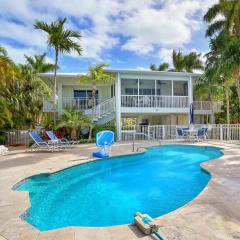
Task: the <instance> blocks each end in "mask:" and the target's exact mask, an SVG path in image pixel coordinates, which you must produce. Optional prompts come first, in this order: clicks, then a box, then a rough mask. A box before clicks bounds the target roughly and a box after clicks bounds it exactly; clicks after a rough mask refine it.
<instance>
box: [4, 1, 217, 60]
mask: <svg viewBox="0 0 240 240" xmlns="http://www.w3.org/2000/svg"><path fill="white" fill-rule="evenodd" d="M216 1H217V0H202V1H199V0H142V1H136V0H115V1H113V0H88V1H79V0H71V1H65V0H51V1H49V0H35V1H32V0H21V2H19V3H18V4H17V3H16V1H9V0H0V6H1V12H0V25H1V28H0V37H2V38H5V39H6V38H7V39H12V40H15V41H17V42H19V43H20V44H23V45H24V46H26V47H25V48H24V49H25V50H27V52H29V53H42V52H44V51H46V49H47V47H46V40H47V39H46V35H45V34H44V33H43V32H41V31H37V30H34V29H33V24H34V22H35V20H36V19H39V20H44V21H48V22H49V21H53V20H55V19H57V17H59V16H62V17H63V16H64V17H65V16H66V17H68V18H69V21H68V26H69V27H71V28H74V29H78V27H77V25H78V23H85V24H86V25H88V27H86V28H85V27H83V28H82V29H80V30H81V32H82V35H83V38H82V40H81V44H82V46H83V49H84V52H83V57H86V58H93V59H96V60H102V57H103V55H104V54H103V53H104V51H105V50H108V49H111V48H113V47H114V46H117V45H118V44H120V43H121V41H120V37H119V36H123V37H124V39H125V42H124V43H121V44H122V46H120V47H121V48H122V49H123V50H127V51H131V52H134V53H136V54H140V55H150V56H151V55H153V54H154V55H156V54H158V53H159V54H160V57H161V59H168V60H169V51H170V49H172V48H183V47H184V45H186V44H187V43H189V42H190V41H191V39H192V34H193V32H194V31H197V30H198V29H199V28H200V27H201V26H202V21H201V18H202V15H203V13H204V12H205V11H206V9H207V8H208V7H210V6H211V5H212V4H213V3H215V2H216ZM16 5H17V6H16ZM71 17H73V18H74V19H75V20H74V21H71V19H72V18H71ZM13 20H18V21H20V22H21V23H23V24H18V23H17V22H16V21H13ZM76 23H77V24H76ZM8 49H10V51H11V53H9V54H10V55H11V56H12V57H15V56H14V55H15V54H14V51H13V49H16V53H17V54H18V57H17V58H18V59H19V60H20V59H23V58H22V57H20V55H21V54H20V52H21V51H22V50H20V49H19V48H17V47H16V48H15V47H14V45H12V46H11V48H10V46H8ZM71 56H73V57H76V54H74V53H73V54H71ZM15 58H16V57H15ZM164 61H165V60H164Z"/></svg>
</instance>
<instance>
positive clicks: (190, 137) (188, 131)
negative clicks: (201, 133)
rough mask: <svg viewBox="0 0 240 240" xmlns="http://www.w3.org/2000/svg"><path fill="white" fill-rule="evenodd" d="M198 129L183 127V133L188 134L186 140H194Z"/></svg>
mask: <svg viewBox="0 0 240 240" xmlns="http://www.w3.org/2000/svg"><path fill="white" fill-rule="evenodd" d="M197 132H198V129H185V130H183V133H186V134H187V136H188V140H189V141H191V140H195V136H196V135H197Z"/></svg>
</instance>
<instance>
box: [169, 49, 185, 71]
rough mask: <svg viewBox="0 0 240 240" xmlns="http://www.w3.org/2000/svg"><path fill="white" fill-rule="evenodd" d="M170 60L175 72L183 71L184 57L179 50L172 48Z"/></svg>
mask: <svg viewBox="0 0 240 240" xmlns="http://www.w3.org/2000/svg"><path fill="white" fill-rule="evenodd" d="M172 61H173V67H174V71H176V72H183V71H184V68H185V58H184V55H183V53H182V52H181V51H178V52H177V51H176V50H173V52H172Z"/></svg>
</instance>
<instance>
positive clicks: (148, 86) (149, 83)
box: [139, 79, 155, 95]
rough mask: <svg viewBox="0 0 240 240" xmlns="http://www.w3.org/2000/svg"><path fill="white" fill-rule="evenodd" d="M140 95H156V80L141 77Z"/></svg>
mask: <svg viewBox="0 0 240 240" xmlns="http://www.w3.org/2000/svg"><path fill="white" fill-rule="evenodd" d="M139 95H155V80H150V79H149V80H148V79H140V80H139Z"/></svg>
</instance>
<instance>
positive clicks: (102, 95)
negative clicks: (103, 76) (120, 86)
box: [62, 85, 111, 101]
mask: <svg viewBox="0 0 240 240" xmlns="http://www.w3.org/2000/svg"><path fill="white" fill-rule="evenodd" d="M74 90H90V91H91V90H92V86H91V85H63V86H62V97H63V98H72V97H73V96H74ZM97 90H98V92H99V99H101V101H104V100H107V99H109V98H110V97H111V86H110V85H105V86H97Z"/></svg>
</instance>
